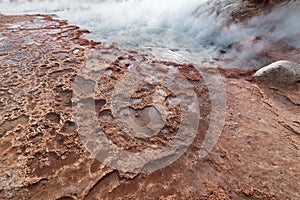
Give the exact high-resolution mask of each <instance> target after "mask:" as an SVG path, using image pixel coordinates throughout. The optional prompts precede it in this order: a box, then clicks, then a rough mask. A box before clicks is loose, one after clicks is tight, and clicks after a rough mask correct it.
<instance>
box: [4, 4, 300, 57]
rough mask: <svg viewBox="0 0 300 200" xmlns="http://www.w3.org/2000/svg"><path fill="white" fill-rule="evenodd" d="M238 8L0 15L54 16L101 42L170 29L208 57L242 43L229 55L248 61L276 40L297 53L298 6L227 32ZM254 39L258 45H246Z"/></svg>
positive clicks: (40, 7)
mask: <svg viewBox="0 0 300 200" xmlns="http://www.w3.org/2000/svg"><path fill="white" fill-rule="evenodd" d="M237 4H238V1H232V0H213V1H210V0H176V1H174V0H127V1H124V0H123V1H122V0H118V1H117V0H116V1H102V0H100V1H97V0H88V1H86V0H64V1H60V0H44V1H36V0H31V1H29V0H27V1H26V0H22V1H21V0H15V1H13V2H11V1H9V0H7V1H0V12H2V13H4V14H24V13H30V14H32V13H54V14H57V15H58V16H59V17H60V18H63V19H68V20H69V22H70V23H71V24H76V25H79V26H80V27H81V28H85V29H88V30H90V31H92V33H93V34H94V37H98V38H99V40H103V39H104V38H105V37H109V36H111V35H113V34H115V33H117V32H119V31H123V30H129V29H132V28H143V27H162V28H168V29H174V30H176V31H179V32H181V33H183V34H186V35H188V36H190V37H192V38H193V39H195V40H196V41H197V42H198V43H199V44H201V45H202V46H204V47H205V48H206V49H207V50H208V51H209V52H211V53H212V54H214V52H216V51H217V50H219V49H226V48H228V46H230V45H231V44H234V43H236V42H240V45H241V46H242V48H243V49H247V51H242V52H234V50H232V52H231V53H233V54H235V55H236V56H237V57H238V58H240V59H249V58H251V57H253V56H255V55H256V54H257V53H259V52H261V51H264V50H265V49H266V47H267V46H268V45H269V43H270V41H274V40H275V41H277V40H285V41H286V42H287V43H289V44H290V45H293V46H295V47H300V24H299V19H300V3H299V1H291V2H290V3H288V4H285V5H280V6H278V7H277V8H274V9H273V10H272V12H271V13H269V14H267V15H260V16H256V17H254V18H252V19H250V20H249V21H247V22H245V23H238V24H232V25H230V26H228V25H226V22H227V21H228V19H229V16H228V15H229V12H227V11H230V9H231V8H232V7H234V6H236V5H237ZM217 8H221V12H215V11H216V10H217ZM222 10H223V12H222ZM219 11H220V10H219ZM217 13H219V14H217ZM100 36H101V37H100ZM255 37H259V38H261V41H260V42H258V43H252V42H250V41H249V38H255ZM228 51H230V50H229V49H228Z"/></svg>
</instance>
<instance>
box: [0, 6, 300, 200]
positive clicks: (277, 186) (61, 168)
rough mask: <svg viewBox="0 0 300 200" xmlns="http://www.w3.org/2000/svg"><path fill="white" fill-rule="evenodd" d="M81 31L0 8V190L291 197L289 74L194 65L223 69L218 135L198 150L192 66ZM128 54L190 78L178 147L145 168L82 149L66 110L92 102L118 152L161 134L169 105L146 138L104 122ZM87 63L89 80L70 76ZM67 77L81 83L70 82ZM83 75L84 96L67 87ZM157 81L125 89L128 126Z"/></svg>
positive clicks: (297, 128) (170, 199)
mask: <svg viewBox="0 0 300 200" xmlns="http://www.w3.org/2000/svg"><path fill="white" fill-rule="evenodd" d="M249 2H250V1H249ZM261 2H262V4H263V5H265V4H268V5H270V4H272V3H273V1H261ZM261 2H260V3H261ZM255 3H256V2H255ZM252 14H253V13H252ZM85 32H87V31H85V30H80V29H79V28H78V27H76V26H70V25H67V22H66V21H59V20H54V19H52V17H51V16H46V15H23V16H4V15H1V16H0V65H1V66H0V80H1V82H0V155H1V156H0V163H1V164H0V199H16V200H17V199H18V200H19V199H54V200H72V199H73V200H75V199H76V200H77V199H78V200H83V199H86V200H88V199H124V200H125V199H149V200H150V199H160V200H177V199H197V200H198V199H199V200H201V199H208V200H227V199H249V200H250V199H251V200H255V199H261V200H269V199H274V200H275V199H276V200H277V199H278V200H282V199H290V200H297V199H299V197H300V192H299V189H300V184H299V179H300V168H299V161H300V150H299V148H300V116H299V113H300V98H299V96H300V89H299V87H300V83H298V82H296V83H294V84H291V85H284V86H280V87H279V86H270V85H267V84H265V83H263V82H256V81H254V80H253V79H252V74H253V73H254V71H242V70H238V69H228V68H222V66H219V67H218V68H217V69H218V70H216V68H209V67H208V68H203V71H204V72H208V73H209V74H210V75H211V76H214V74H216V73H220V74H221V75H222V77H224V83H225V88H226V101H227V104H226V118H225V125H224V127H223V131H222V134H221V136H220V138H219V140H218V142H217V144H216V145H215V146H214V148H213V150H212V151H211V152H210V153H209V154H208V155H207V156H206V157H204V158H200V157H199V150H200V149H201V144H202V142H203V140H204V138H205V133H206V132H207V130H208V128H209V122H210V116H211V111H212V107H211V104H210V103H211V96H210V94H209V92H208V89H207V87H206V86H205V84H202V83H203V78H202V77H201V75H200V74H199V73H197V71H195V67H194V66H193V65H180V64H176V63H168V62H161V61H151V62H150V60H149V59H148V58H147V56H146V55H143V54H139V53H138V52H134V51H132V52H126V51H123V50H122V49H119V48H118V47H117V46H106V45H104V44H100V43H97V42H94V41H88V40H86V39H83V37H82V34H83V33H85ZM282 49H283V50H282ZM299 51H300V50H299V49H297V48H295V47H291V46H289V45H288V44H286V43H284V42H282V41H278V42H277V43H274V46H273V47H270V50H269V51H267V52H263V53H261V55H259V59H261V60H262V62H265V63H271V62H274V61H276V60H280V59H286V60H291V61H294V62H297V63H300V58H299V56H298V55H299ZM87 58H88V60H89V61H91V63H89V62H87ZM91 58H92V59H91ZM136 61H139V62H140V63H142V64H141V66H144V65H145V66H147V65H150V66H151V64H159V65H160V66H161V67H162V68H163V69H166V68H167V69H168V67H169V68H170V67H173V68H175V69H176V70H177V73H179V74H181V75H182V76H183V77H184V78H185V79H186V80H187V81H188V82H190V83H193V90H194V91H195V92H196V94H197V100H198V102H199V109H200V111H201V112H200V113H201V118H200V121H199V127H198V130H197V134H196V135H195V138H194V140H193V141H192V144H191V145H189V147H188V149H187V151H186V152H185V153H184V154H183V155H182V156H180V158H178V159H177V160H176V161H175V162H173V163H172V164H170V165H168V166H166V167H164V168H162V169H158V170H156V171H152V172H146V173H133V172H131V173H130V172H124V171H121V170H118V169H114V168H112V167H110V166H108V165H105V164H103V163H101V162H100V161H99V160H98V159H96V158H94V157H93V155H92V153H91V152H90V151H88V150H87V148H85V144H84V141H83V140H82V135H81V134H82V132H80V131H79V127H78V124H77V121H76V120H75V118H76V117H75V116H74V113H76V111H75V112H74V108H76V110H77V107H76V106H79V108H78V109H80V105H84V106H86V105H89V103H88V102H90V101H93V102H95V110H96V112H97V113H96V115H97V120H98V122H99V124H100V126H99V127H98V128H100V129H101V130H102V131H103V132H104V133H105V135H106V136H107V137H108V138H110V139H111V140H112V141H113V142H114V144H116V145H118V146H121V147H122V148H123V149H126V150H127V151H130V152H142V151H145V150H148V149H155V148H159V147H163V146H164V145H166V144H167V143H168V141H170V140H172V139H173V133H174V132H176V131H177V130H178V129H179V128H178V124H177V122H178V120H179V118H180V116H181V114H182V113H180V110H179V109H178V108H177V107H176V106H175V107H170V110H169V115H167V116H166V119H167V122H168V123H167V124H166V125H165V127H164V131H161V132H159V133H158V134H157V135H155V136H153V137H151V139H148V140H139V139H136V138H133V137H128V136H126V135H125V134H124V133H123V132H122V130H120V129H118V127H117V126H118V124H117V122H116V121H114V120H113V118H114V114H113V112H112V110H111V105H112V94H111V91H112V89H113V88H114V87H116V85H117V83H118V82H119V81H120V80H121V78H122V76H123V75H124V74H125V72H126V70H127V68H128V66H130V65H131V64H132V63H134V62H136ZM95 62H96V63H95ZM95 66H96V67H95ZM99 66H101V67H99ZM87 68H88V69H89V70H90V71H89V73H85V74H88V75H89V76H92V75H95V74H96V75H99V74H101V75H100V76H99V78H98V79H97V80H96V81H95V82H93V81H92V80H90V78H91V77H88V76H84V75H82V74H84V73H83V72H82V70H83V69H87ZM101 70H102V71H101ZM103 71H104V72H105V73H100V72H103ZM90 72H92V75H91V73H90ZM191 72H194V73H191ZM78 74H79V75H78ZM74 81H79V83H80V84H79V85H80V86H81V87H82V88H79V89H78V88H77V89H76V88H74V87H75V86H74ZM91 82H93V83H92V85H93V88H92V90H94V92H95V96H94V97H88V98H86V99H83V100H78V99H76V98H74V92H75V93H76V92H78V91H79V92H88V91H89V90H90V89H91V88H90V87H89V85H90V84H91ZM85 84H87V85H85ZM77 86H78V85H77ZM157 87H158V85H150V86H147V87H141V88H138V90H137V91H135V92H134V93H133V98H134V99H142V100H141V102H140V101H137V100H136V101H134V102H132V104H131V109H132V113H134V114H135V116H136V117H137V120H138V123H140V124H143V123H145V124H147V123H149V122H148V121H147V120H149V119H148V117H149V116H147V114H145V113H144V112H143V111H144V109H145V108H147V107H149V106H151V105H152V104H151V103H152V101H153V99H152V98H151V96H152V95H153V94H154V93H155V88H157ZM162 90H163V91H164V92H165V93H166V94H167V96H172V93H171V92H170V91H169V90H168V89H167V88H162ZM84 109H86V110H89V109H90V108H88V107H84Z"/></svg>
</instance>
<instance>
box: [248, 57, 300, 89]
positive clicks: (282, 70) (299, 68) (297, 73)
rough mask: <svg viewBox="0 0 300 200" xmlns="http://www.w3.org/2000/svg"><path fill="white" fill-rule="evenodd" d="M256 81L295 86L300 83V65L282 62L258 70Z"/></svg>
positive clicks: (255, 75)
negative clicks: (294, 84)
mask: <svg viewBox="0 0 300 200" xmlns="http://www.w3.org/2000/svg"><path fill="white" fill-rule="evenodd" d="M253 77H254V79H255V80H257V81H262V82H266V83H270V84H276V85H277V84H288V85H290V84H293V83H296V82H298V81H300V65H299V64H298V63H295V62H292V61H287V60H280V61H276V62H274V63H272V64H270V65H268V66H266V67H263V68H261V69H260V70H258V71H257V72H256V73H255V74H254V75H253Z"/></svg>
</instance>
